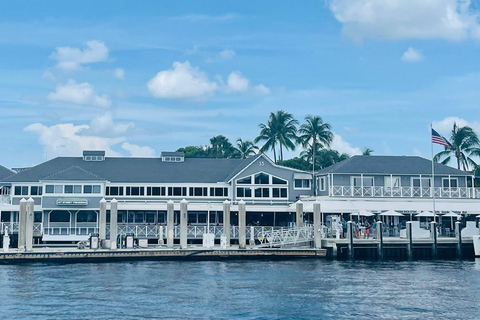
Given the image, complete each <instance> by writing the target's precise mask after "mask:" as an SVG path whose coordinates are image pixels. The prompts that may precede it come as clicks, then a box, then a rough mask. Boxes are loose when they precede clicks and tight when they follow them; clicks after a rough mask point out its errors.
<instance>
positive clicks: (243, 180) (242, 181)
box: [237, 176, 252, 184]
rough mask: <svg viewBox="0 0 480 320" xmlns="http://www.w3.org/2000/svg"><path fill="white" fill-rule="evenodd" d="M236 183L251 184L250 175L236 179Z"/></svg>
mask: <svg viewBox="0 0 480 320" xmlns="http://www.w3.org/2000/svg"><path fill="white" fill-rule="evenodd" d="M237 184H252V177H251V176H248V177H245V178H242V179H238V180H237Z"/></svg>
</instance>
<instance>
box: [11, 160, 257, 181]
mask: <svg viewBox="0 0 480 320" xmlns="http://www.w3.org/2000/svg"><path fill="white" fill-rule="evenodd" d="M256 158H257V157H256V156H255V157H250V158H248V159H205V158H186V159H185V161H184V162H162V161H161V159H158V158H106V159H105V161H84V160H83V159H82V158H77V157H75V158H74V157H68V158H67V157H60V158H55V159H52V160H50V161H47V162H44V163H42V164H39V165H37V166H35V167H32V168H31V169H28V170H26V171H22V172H19V173H17V174H16V175H14V176H11V177H9V178H8V179H5V180H4V181H6V182H36V181H40V180H107V181H111V182H119V183H120V182H130V183H135V182H138V183H146V182H147V183H168V182H170V183H187V182H193V183H195V182H196V183H216V182H223V181H227V180H228V177H230V176H232V175H233V174H236V172H238V171H240V170H241V169H242V168H243V167H244V166H246V165H248V164H249V163H250V162H252V161H253V160H254V159H256Z"/></svg>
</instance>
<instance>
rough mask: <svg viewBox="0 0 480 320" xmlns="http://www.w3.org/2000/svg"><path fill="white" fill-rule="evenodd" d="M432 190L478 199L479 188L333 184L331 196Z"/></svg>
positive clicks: (412, 194) (442, 194)
mask: <svg viewBox="0 0 480 320" xmlns="http://www.w3.org/2000/svg"><path fill="white" fill-rule="evenodd" d="M432 191H433V192H434V193H435V197H437V198H455V199H467V198H473V199H479V198H480V188H473V189H472V188H469V187H459V188H443V187H435V188H432V187H424V188H420V187H393V188H391V187H354V186H333V187H332V192H331V196H333V197H362V198H365V197H368V198H377V197H393V198H397V197H398V198H422V197H423V198H431V197H432V196H433V195H432Z"/></svg>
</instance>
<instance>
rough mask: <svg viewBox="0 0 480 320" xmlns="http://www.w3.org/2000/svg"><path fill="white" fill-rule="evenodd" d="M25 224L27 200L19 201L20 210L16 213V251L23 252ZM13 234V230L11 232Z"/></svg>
mask: <svg viewBox="0 0 480 320" xmlns="http://www.w3.org/2000/svg"><path fill="white" fill-rule="evenodd" d="M26 224H27V200H25V198H22V200H20V210H19V211H18V249H20V250H25V231H26ZM12 232H13V230H12Z"/></svg>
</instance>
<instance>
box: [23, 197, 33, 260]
mask: <svg viewBox="0 0 480 320" xmlns="http://www.w3.org/2000/svg"><path fill="white" fill-rule="evenodd" d="M34 208H35V201H34V200H33V198H29V199H28V200H27V206H26V209H27V210H26V219H25V251H32V248H33V214H34V212H35V209H34Z"/></svg>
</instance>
